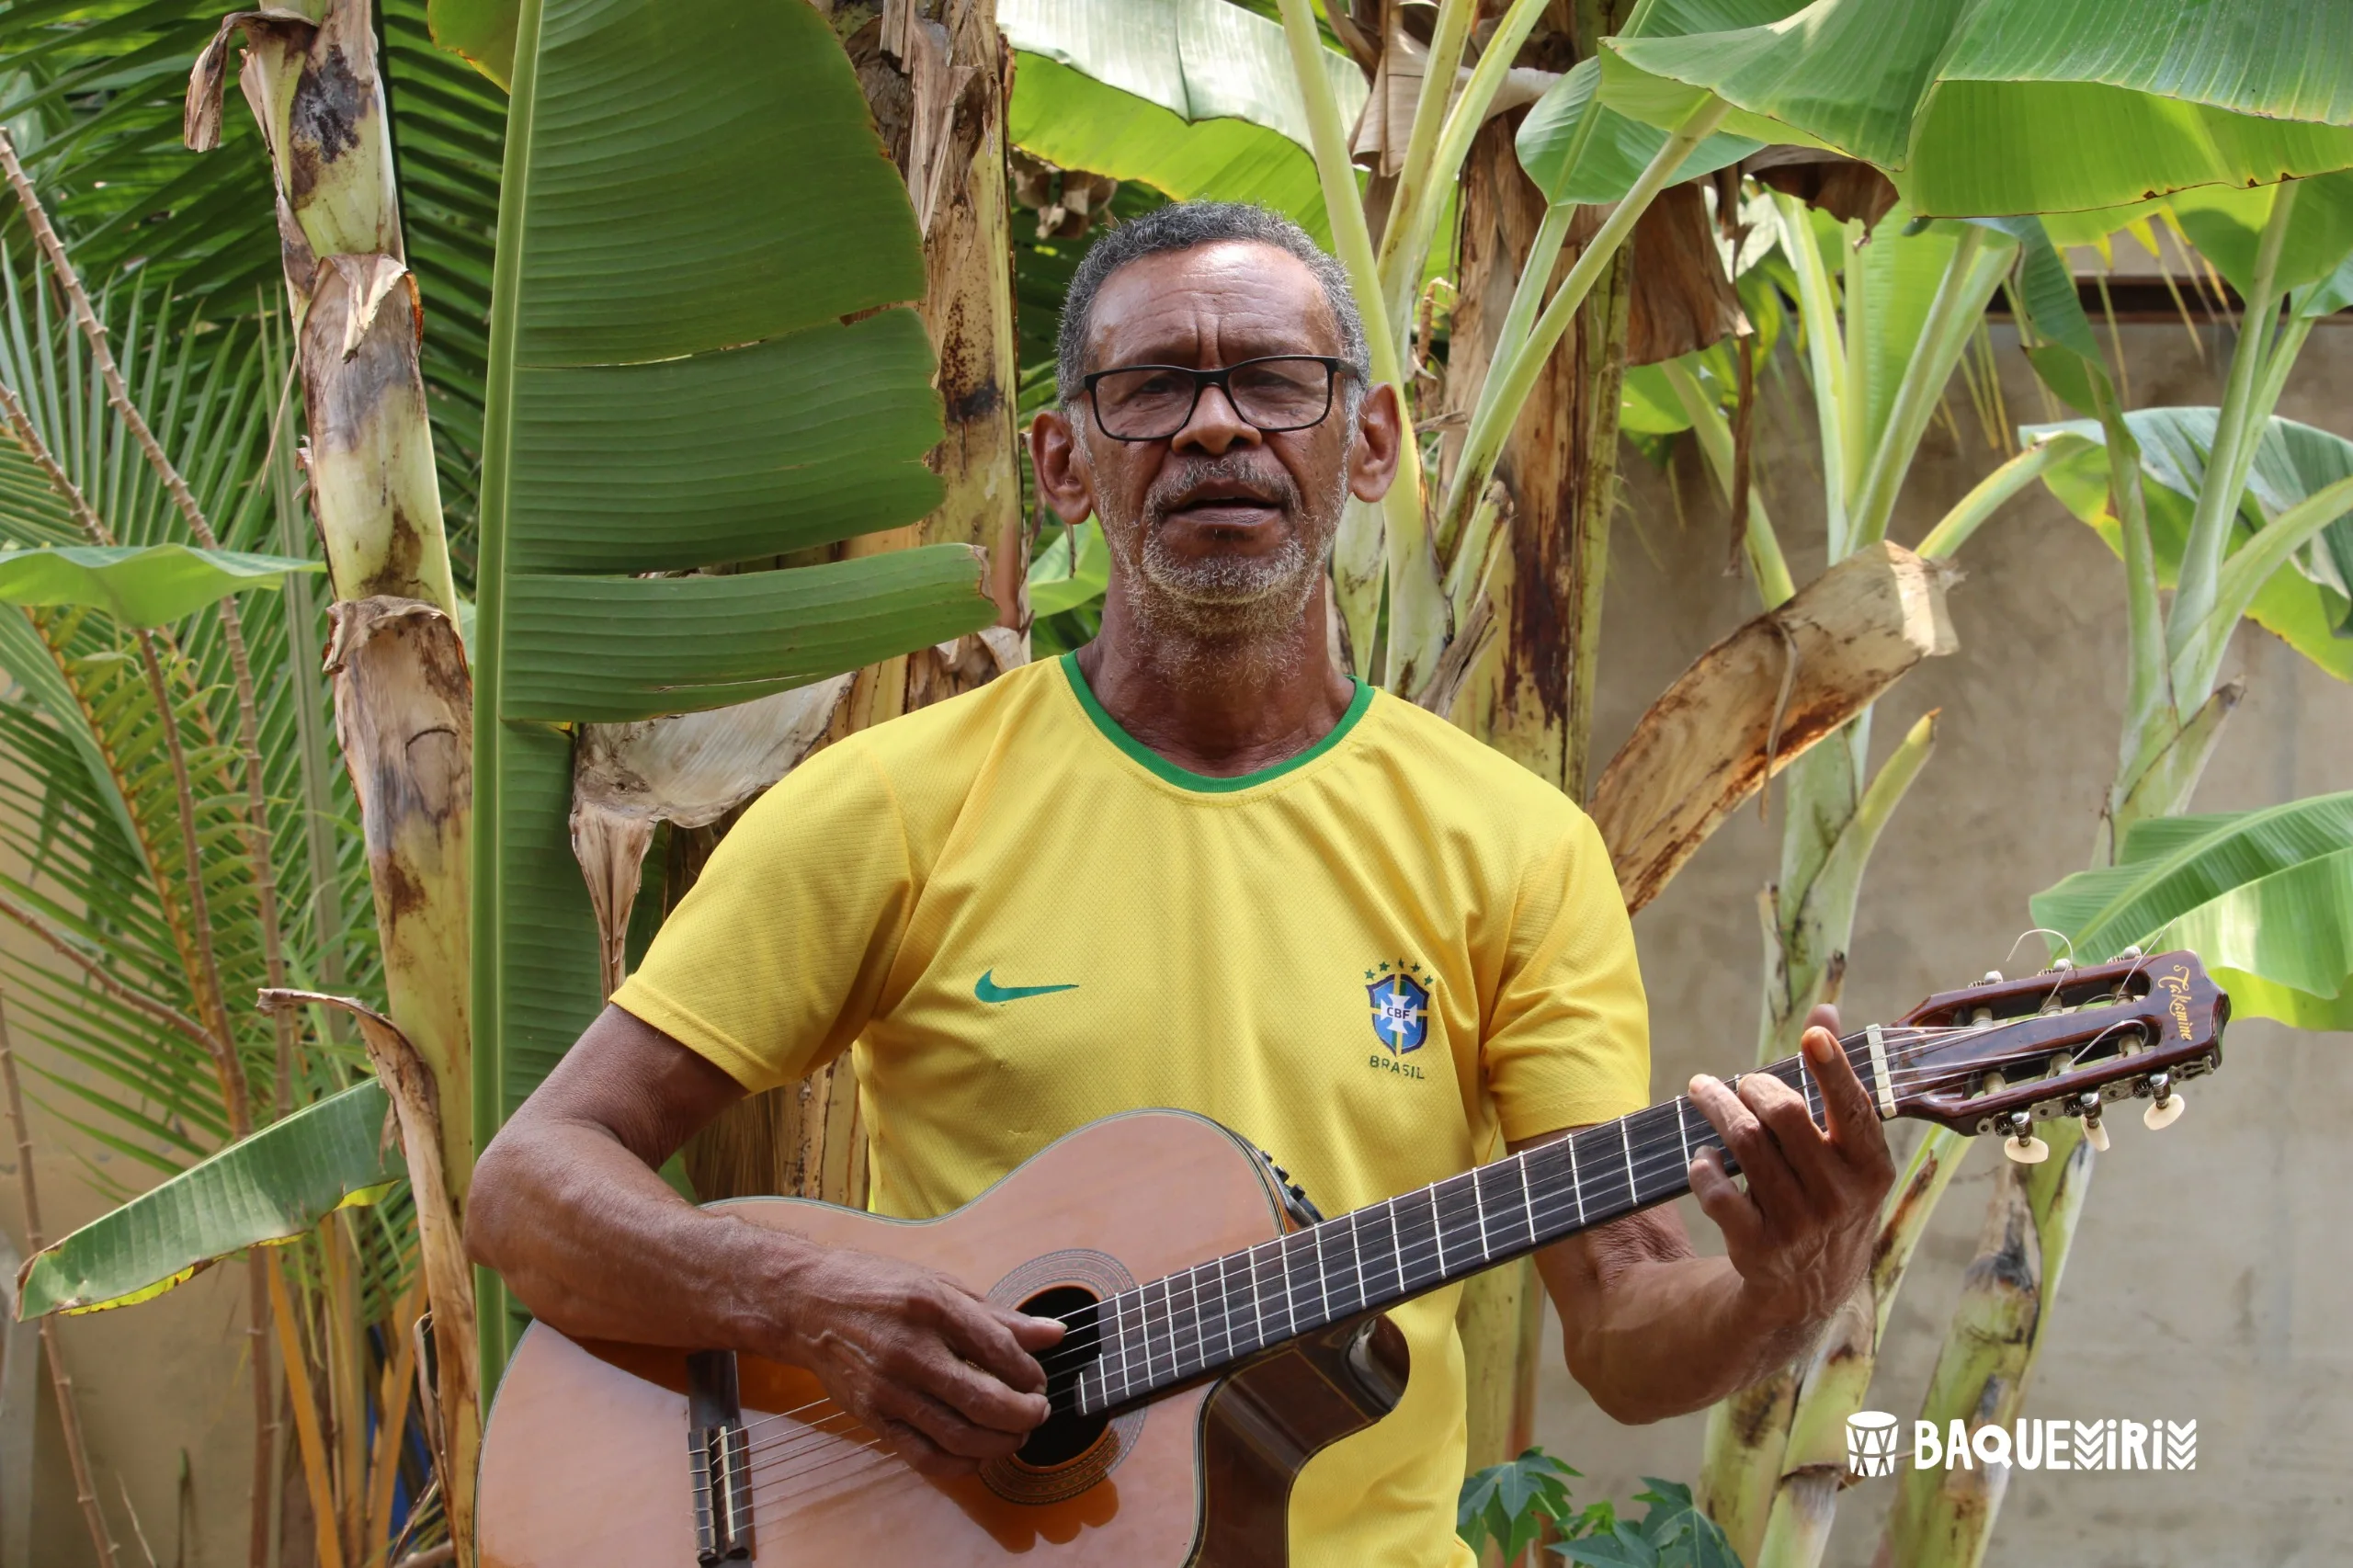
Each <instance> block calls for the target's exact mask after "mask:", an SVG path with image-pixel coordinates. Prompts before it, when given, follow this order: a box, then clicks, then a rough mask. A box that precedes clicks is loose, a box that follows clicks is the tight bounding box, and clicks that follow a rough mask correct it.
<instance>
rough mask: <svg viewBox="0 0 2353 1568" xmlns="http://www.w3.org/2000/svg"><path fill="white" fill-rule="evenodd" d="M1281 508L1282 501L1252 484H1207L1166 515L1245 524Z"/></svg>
mask: <svg viewBox="0 0 2353 1568" xmlns="http://www.w3.org/2000/svg"><path fill="white" fill-rule="evenodd" d="M1282 509H1283V504H1282V503H1281V502H1280V501H1279V500H1277V499H1275V498H1274V497H1272V496H1269V495H1267V494H1262V493H1261V492H1259V491H1257V490H1256V489H1254V488H1252V487H1250V486H1247V485H1240V484H1208V485H1203V486H1202V487H1201V488H1200V489H1199V490H1197V491H1195V492H1193V493H1192V494H1189V495H1188V496H1186V497H1185V498H1184V499H1183V500H1181V501H1179V502H1177V503H1176V505H1175V506H1171V507H1170V508H1169V509H1168V512H1167V515H1168V516H1169V517H1188V518H1190V519H1191V520H1193V521H1195V522H1199V523H1224V524H1230V525H1246V524H1253V523H1261V522H1265V521H1267V520H1268V519H1270V518H1272V517H1276V516H1277V515H1279V513H1280V512H1281V511H1282Z"/></svg>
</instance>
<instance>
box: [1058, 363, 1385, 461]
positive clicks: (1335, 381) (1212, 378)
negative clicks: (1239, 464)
mask: <svg viewBox="0 0 2353 1568" xmlns="http://www.w3.org/2000/svg"><path fill="white" fill-rule="evenodd" d="M1276 360H1282V361H1285V362H1291V363H1305V364H1313V365H1321V366H1323V367H1324V412H1323V413H1321V414H1318V415H1316V416H1315V417H1314V418H1313V419H1310V420H1308V421H1307V422H1306V423H1305V424H1303V425H1261V424H1259V423H1258V422H1257V421H1256V420H1255V419H1253V418H1251V417H1250V416H1249V415H1246V414H1244V413H1243V412H1242V405H1241V404H1240V403H1236V402H1234V398H1233V386H1232V384H1231V383H1230V381H1229V380H1228V378H1230V377H1231V376H1232V375H1233V372H1234V371H1236V370H1246V369H1249V368H1250V367H1251V366H1253V365H1265V364H1268V363H1271V362H1273V361H1276ZM1137 370H1174V371H1176V372H1177V373H1178V374H1179V375H1186V376H1190V377H1192V378H1193V401H1192V402H1190V403H1187V404H1186V405H1185V417H1184V418H1182V419H1179V420H1178V421H1177V422H1176V424H1175V425H1174V426H1171V427H1170V428H1169V430H1168V431H1167V432H1166V434H1165V435H1159V436H1122V435H1120V434H1118V433H1117V432H1115V431H1114V430H1113V429H1112V428H1111V427H1110V426H1108V425H1106V424H1104V423H1103V405H1102V404H1101V403H1098V402H1097V401H1096V397H1095V383H1096V382H1097V381H1101V380H1102V379H1103V378H1104V377H1106V376H1124V375H1130V374H1132V373H1133V372H1135V371H1137ZM1355 373H1356V367H1355V366H1354V365H1351V364H1349V363H1348V362H1347V360H1346V359H1343V358H1340V357H1339V356H1338V355H1336V354H1261V355H1259V356H1257V357H1256V358H1252V359H1242V360H1237V361H1235V362H1234V363H1233V364H1231V365H1223V366H1220V367H1219V368H1218V369H1214V370H1199V369H1194V368H1193V367H1192V366H1190V365H1113V366H1111V367H1110V368H1109V369H1102V370H1091V371H1089V372H1088V373H1087V374H1086V375H1085V376H1083V377H1081V378H1080V379H1079V387H1080V390H1082V391H1083V392H1086V406H1087V407H1088V408H1089V409H1090V410H1092V411H1093V412H1094V415H1095V427H1096V428H1097V430H1100V431H1102V432H1103V434H1104V436H1105V437H1107V438H1108V439H1110V440H1114V441H1131V442H1134V441H1165V440H1167V439H1169V438H1170V437H1173V436H1175V435H1176V433H1177V431H1179V430H1182V429H1184V428H1185V426H1188V425H1190V424H1191V423H1192V422H1193V415H1195V414H1196V413H1197V412H1199V409H1200V406H1201V393H1202V392H1203V391H1204V390H1206V389H1208V388H1210V387H1215V388H1217V389H1218V391H1220V392H1223V393H1224V394H1225V401H1226V402H1227V403H1229V404H1231V405H1232V407H1233V412H1234V415H1236V416H1237V417H1238V418H1240V419H1241V421H1242V422H1243V423H1244V424H1245V425H1247V426H1250V427H1251V428H1252V429H1253V430H1256V431H1257V432H1258V433H1259V434H1260V435H1262V436H1280V435H1285V434H1288V433H1289V432H1290V431H1293V430H1313V429H1314V428H1315V426H1318V425H1321V424H1323V423H1324V421H1325V420H1326V419H1329V418H1331V417H1332V394H1333V393H1334V392H1336V391H1337V390H1338V388H1339V384H1340V378H1341V376H1343V375H1354V374H1355Z"/></svg>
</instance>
